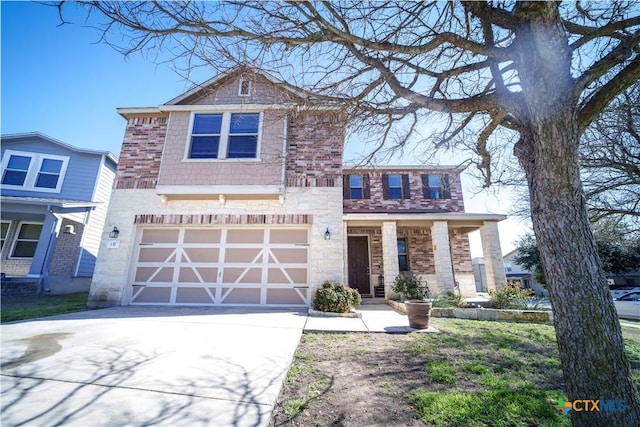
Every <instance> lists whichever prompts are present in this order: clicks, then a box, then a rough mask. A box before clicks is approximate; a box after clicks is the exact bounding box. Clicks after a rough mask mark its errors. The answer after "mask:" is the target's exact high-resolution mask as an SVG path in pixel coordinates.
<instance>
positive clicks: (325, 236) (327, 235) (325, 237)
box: [324, 227, 331, 240]
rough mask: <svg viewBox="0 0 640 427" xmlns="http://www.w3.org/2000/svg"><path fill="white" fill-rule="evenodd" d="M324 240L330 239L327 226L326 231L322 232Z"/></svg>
mask: <svg viewBox="0 0 640 427" xmlns="http://www.w3.org/2000/svg"><path fill="white" fill-rule="evenodd" d="M324 240H331V233H329V227H327V231H325V232H324Z"/></svg>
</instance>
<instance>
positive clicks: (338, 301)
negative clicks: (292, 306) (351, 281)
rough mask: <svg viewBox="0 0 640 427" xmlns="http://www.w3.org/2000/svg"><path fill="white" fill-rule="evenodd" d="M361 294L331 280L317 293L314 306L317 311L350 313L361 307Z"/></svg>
mask: <svg viewBox="0 0 640 427" xmlns="http://www.w3.org/2000/svg"><path fill="white" fill-rule="evenodd" d="M360 301H361V299H360V294H359V293H358V291H356V290H355V289H353V288H349V287H347V286H344V285H343V284H336V283H333V282H331V281H329V280H327V281H326V282H324V284H323V285H322V288H320V289H318V290H317V291H316V294H315V296H314V298H313V305H314V307H315V308H316V310H320V311H330V312H333V313H348V312H349V311H351V310H353V309H354V308H356V307H357V306H358V305H360Z"/></svg>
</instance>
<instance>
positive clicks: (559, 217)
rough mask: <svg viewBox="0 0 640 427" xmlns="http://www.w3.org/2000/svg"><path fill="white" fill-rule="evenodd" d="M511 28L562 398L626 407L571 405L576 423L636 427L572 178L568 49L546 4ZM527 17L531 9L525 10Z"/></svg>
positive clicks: (617, 338) (638, 410)
mask: <svg viewBox="0 0 640 427" xmlns="http://www.w3.org/2000/svg"><path fill="white" fill-rule="evenodd" d="M531 7H534V8H540V9H544V8H547V10H543V11H540V10H538V11H537V12H539V13H537V14H535V17H534V18H532V20H531V21H530V22H529V24H528V25H524V26H522V28H518V29H517V30H516V37H517V38H518V39H519V42H520V49H519V50H518V63H519V67H518V68H519V76H520V78H521V84H522V94H523V98H524V100H525V102H524V103H523V105H525V106H523V107H522V108H523V111H522V112H521V113H522V114H521V118H522V119H521V123H522V131H521V135H520V140H519V142H518V143H517V144H516V147H515V154H516V156H517V157H518V160H519V162H520V164H521V165H522V167H523V169H524V171H525V174H526V177H527V181H528V184H529V194H530V203H531V217H532V221H533V229H534V232H535V235H536V239H537V241H538V247H539V249H540V257H541V260H542V264H543V267H544V272H545V276H546V277H547V279H548V284H547V285H548V290H549V297H550V300H551V304H552V307H553V310H554V324H555V329H556V335H557V341H558V348H559V353H560V360H561V363H562V368H563V374H564V381H565V391H566V394H567V396H566V397H567V400H569V401H575V400H594V401H595V400H600V401H603V400H614V401H616V402H621V401H622V402H623V404H624V408H625V410H624V411H611V410H602V408H600V409H601V410H600V411H575V410H574V411H571V412H570V415H571V420H572V423H573V425H575V426H590V427H591V426H637V425H638V421H639V420H640V400H639V399H638V395H637V393H636V391H635V386H634V383H633V378H632V376H631V369H630V366H629V362H628V359H627V357H626V354H625V351H624V343H623V339H622V330H621V327H620V323H619V321H618V316H617V312H616V310H615V307H614V304H613V299H612V297H611V294H610V293H609V287H608V285H607V281H606V278H605V275H604V271H603V269H602V266H601V265H600V260H599V258H598V252H597V249H596V245H595V242H594V239H593V235H592V233H591V229H590V226H589V220H588V216H587V210H586V203H585V197H584V193H583V190H582V183H581V180H580V165H579V157H578V155H579V151H578V141H579V128H578V120H577V117H576V113H575V112H576V110H577V109H576V108H575V102H577V101H576V100H574V99H571V98H570V93H571V91H570V90H569V89H570V88H571V86H572V84H573V83H574V82H573V81H572V78H571V74H570V65H571V64H570V61H571V55H570V52H569V49H568V41H567V37H566V32H565V30H564V29H563V28H562V26H561V20H560V19H558V17H557V16H554V13H557V9H555V10H554V8H553V6H549V4H548V3H546V2H543V4H536V3H535V2H534V3H532V6H531ZM532 16H533V15H532Z"/></svg>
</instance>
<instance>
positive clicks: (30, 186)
mask: <svg viewBox="0 0 640 427" xmlns="http://www.w3.org/2000/svg"><path fill="white" fill-rule="evenodd" d="M11 156H22V157H29V158H31V162H30V163H29V169H28V170H27V176H26V177H25V179H24V182H23V183H22V185H12V184H2V183H1V182H0V188H2V189H6V190H23V191H37V192H42V193H59V192H60V190H62V184H63V182H64V177H65V175H66V173H67V167H68V166H69V159H70V157H69V156H60V155H57V154H48V153H35V152H30V151H18V150H5V152H4V154H3V156H2V176H0V180H2V179H4V173H5V171H6V170H7V166H8V165H9V160H10V159H11ZM45 160H58V161H62V166H61V167H60V173H59V174H58V182H56V187H55V188H47V187H36V183H37V181H38V175H39V174H40V168H42V163H43V162H44V161H45Z"/></svg>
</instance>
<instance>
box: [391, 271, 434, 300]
mask: <svg viewBox="0 0 640 427" xmlns="http://www.w3.org/2000/svg"><path fill="white" fill-rule="evenodd" d="M393 292H396V293H399V294H402V295H404V297H405V298H407V299H417V300H424V299H427V298H429V288H428V287H427V283H426V282H422V281H420V279H418V278H417V277H415V276H414V277H412V278H411V279H409V278H407V277H406V276H405V275H404V274H399V275H398V277H396V280H395V282H394V283H393Z"/></svg>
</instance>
